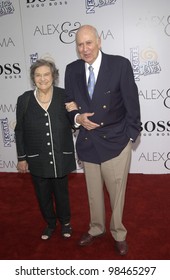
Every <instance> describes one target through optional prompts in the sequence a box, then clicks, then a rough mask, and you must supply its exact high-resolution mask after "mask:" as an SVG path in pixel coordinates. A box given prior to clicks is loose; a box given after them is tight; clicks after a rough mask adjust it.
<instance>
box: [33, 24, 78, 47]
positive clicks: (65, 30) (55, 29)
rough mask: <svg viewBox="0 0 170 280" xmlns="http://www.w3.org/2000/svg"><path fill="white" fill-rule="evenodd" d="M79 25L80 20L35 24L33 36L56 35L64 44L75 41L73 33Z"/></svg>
mask: <svg viewBox="0 0 170 280" xmlns="http://www.w3.org/2000/svg"><path fill="white" fill-rule="evenodd" d="M80 26H81V24H80V22H74V23H71V22H64V23H62V24H61V25H60V24H51V23H50V24H47V25H41V26H36V27H35V30H34V34H33V35H34V36H52V35H56V34H57V36H58V37H59V39H60V41H61V42H62V43H64V44H72V43H73V42H74V41H75V34H76V31H77V30H78V28H79V27H80Z"/></svg>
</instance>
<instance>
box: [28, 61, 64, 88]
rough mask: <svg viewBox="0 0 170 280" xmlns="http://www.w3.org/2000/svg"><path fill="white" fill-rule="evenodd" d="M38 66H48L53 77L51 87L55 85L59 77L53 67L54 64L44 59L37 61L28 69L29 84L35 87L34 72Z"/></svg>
mask: <svg viewBox="0 0 170 280" xmlns="http://www.w3.org/2000/svg"><path fill="white" fill-rule="evenodd" d="M40 66H48V67H49V68H50V70H51V74H52V77H53V85H55V83H56V82H57V81H58V77H59V71H58V69H57V68H56V66H55V63H54V62H53V61H51V60H46V59H38V60H37V61H36V62H34V63H33V64H32V65H31V67H30V78H31V82H32V83H33V85H35V80H34V77H35V70H36V69H37V68H38V67H40Z"/></svg>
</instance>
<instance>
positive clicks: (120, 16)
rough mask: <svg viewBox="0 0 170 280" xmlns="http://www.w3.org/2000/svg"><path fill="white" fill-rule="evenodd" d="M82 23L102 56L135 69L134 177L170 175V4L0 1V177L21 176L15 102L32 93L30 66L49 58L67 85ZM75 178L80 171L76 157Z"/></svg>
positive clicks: (134, 0) (164, 1) (126, 0)
mask: <svg viewBox="0 0 170 280" xmlns="http://www.w3.org/2000/svg"><path fill="white" fill-rule="evenodd" d="M84 24H91V25H94V26H95V27H96V28H97V30H98V32H99V34H100V36H101V39H102V50H103V51H104V52H106V53H110V54H118V55H123V56H125V57H127V58H128V59H129V60H130V61H131V64H132V67H133V71H134V77H135V81H136V84H137V86H138V92H139V100H140V105H141V118H142V131H141V135H140V137H139V138H138V140H137V142H136V143H135V144H133V153H132V163H131V169H130V172H131V173H144V174H165V173H170V74H169V73H170V59H169V50H170V1H169V0H156V1H155V0H150V1H148V0H143V1H137V0H12V1H2V0H1V1H0V172H17V170H16V164H17V157H16V146H15V135H14V128H15V123H16V119H15V114H16V101H17V97H18V96H19V95H20V94H22V93H23V92H24V91H26V90H29V89H31V84H30V79H29V68H30V65H31V64H32V63H33V62H34V61H36V60H37V59H38V58H46V57H50V58H52V59H53V60H54V61H55V63H56V66H57V68H58V69H59V73H60V77H59V86H61V87H64V72H65V67H66V65H67V64H68V63H70V62H71V61H73V60H75V59H77V53H76V48H75V33H76V31H77V29H78V28H79V27H80V26H81V25H84ZM73 137H74V141H76V137H77V135H76V134H75V135H73ZM76 158H77V156H76ZM77 172H83V170H82V163H81V162H80V161H79V160H78V158H77Z"/></svg>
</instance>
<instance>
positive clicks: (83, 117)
mask: <svg viewBox="0 0 170 280" xmlns="http://www.w3.org/2000/svg"><path fill="white" fill-rule="evenodd" d="M93 115H94V113H84V114H79V115H77V117H76V123H78V124H81V125H82V126H83V127H84V128H86V129H87V130H92V129H95V128H97V127H99V126H100V125H99V124H97V123H94V122H91V121H90V120H89V119H88V117H91V116H93Z"/></svg>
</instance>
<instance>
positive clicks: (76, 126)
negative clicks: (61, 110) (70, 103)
mask: <svg viewBox="0 0 170 280" xmlns="http://www.w3.org/2000/svg"><path fill="white" fill-rule="evenodd" d="M78 115H80V114H79V113H78V114H76V115H75V117H74V126H75V128H78V127H80V125H81V124H79V123H77V122H76V118H77V116H78Z"/></svg>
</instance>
